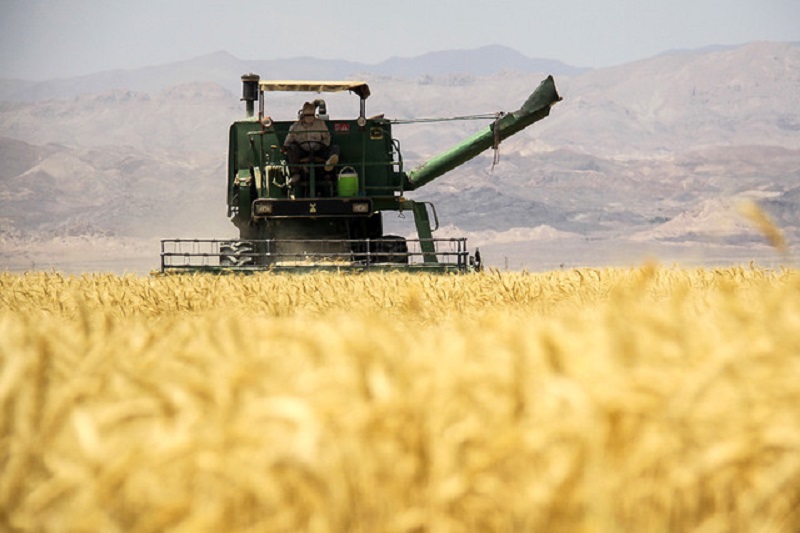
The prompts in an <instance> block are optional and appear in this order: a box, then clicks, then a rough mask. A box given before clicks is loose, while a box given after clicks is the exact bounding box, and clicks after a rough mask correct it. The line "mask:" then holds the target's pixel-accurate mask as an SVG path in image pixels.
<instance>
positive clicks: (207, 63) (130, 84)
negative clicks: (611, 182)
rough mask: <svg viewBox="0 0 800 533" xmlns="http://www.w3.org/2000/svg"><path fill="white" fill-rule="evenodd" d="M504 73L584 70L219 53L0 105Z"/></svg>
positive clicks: (495, 53)
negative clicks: (261, 84)
mask: <svg viewBox="0 0 800 533" xmlns="http://www.w3.org/2000/svg"><path fill="white" fill-rule="evenodd" d="M503 70H514V71H519V72H534V73H542V72H547V73H551V74H554V75H560V74H564V75H574V74H578V73H580V72H583V71H586V70H587V69H583V68H579V67H573V66H570V65H567V64H565V63H562V62H560V61H555V60H549V59H534V58H529V57H526V56H524V55H523V54H520V53H519V52H517V51H516V50H513V49H511V48H507V47H504V46H497V45H493V46H485V47H482V48H477V49H474V50H450V51H441V52H431V53H429V54H425V55H422V56H418V57H411V58H391V59H388V60H386V61H383V62H381V63H377V64H366V63H358V62H353V61H345V60H325V59H315V58H313V57H294V58H286V59H270V60H244V59H239V58H237V57H234V56H233V55H231V54H229V53H227V52H223V51H220V52H215V53H212V54H208V55H204V56H200V57H196V58H193V59H190V60H187V61H180V62H176V63H170V64H167V65H159V66H153V67H145V68H140V69H135V70H113V71H109V72H99V73H96V74H90V75H87V76H80V77H75V78H70V79H59V80H49V81H43V82H31V81H24V80H2V79H0V102H2V101H5V102H34V101H41V100H49V99H62V98H69V97H73V96H78V95H85V94H97V93H103V92H107V91H111V90H125V91H135V92H145V93H149V94H155V93H158V92H160V91H162V90H164V89H166V88H167V87H171V86H174V85H182V84H188V83H192V82H198V81H199V82H203V83H206V82H212V83H216V84H218V85H220V86H222V87H224V88H226V89H227V90H229V91H231V92H232V93H234V94H236V93H238V92H239V91H240V85H239V77H240V76H241V75H242V74H244V73H247V72H257V73H262V74H263V75H265V76H267V75H268V76H269V78H271V79H334V80H335V79H352V78H353V77H363V76H365V75H374V74H377V75H382V76H396V77H413V78H415V77H420V76H429V77H443V76H444V77H446V76H452V75H469V76H484V75H491V74H494V73H496V72H500V71H503Z"/></svg>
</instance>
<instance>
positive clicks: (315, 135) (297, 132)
mask: <svg viewBox="0 0 800 533" xmlns="http://www.w3.org/2000/svg"><path fill="white" fill-rule="evenodd" d="M315 109H316V108H315V106H314V104H312V103H310V102H306V103H304V104H303V109H302V110H301V111H300V118H299V119H298V120H297V122H295V123H294V124H292V126H291V127H290V128H289V134H288V135H286V140H285V141H284V142H283V151H284V152H285V153H286V159H288V160H289V172H290V174H291V177H290V178H289V181H290V183H292V184H295V183H297V182H298V181H300V169H301V167H300V162H301V160H302V159H303V158H306V157H308V158H311V161H312V162H313V158H315V157H320V158H322V159H324V160H325V171H326V172H330V171H331V170H333V167H334V166H335V165H336V164H337V163H339V147H338V146H337V145H335V144H331V134H330V132H329V131H328V127H327V126H326V125H325V121H324V120H322V119H320V118H318V117H317V116H316V114H315V113H314V111H315Z"/></svg>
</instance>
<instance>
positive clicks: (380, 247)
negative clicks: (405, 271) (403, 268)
mask: <svg viewBox="0 0 800 533" xmlns="http://www.w3.org/2000/svg"><path fill="white" fill-rule="evenodd" d="M374 253H375V255H374V256H373V262H375V263H397V264H404V265H405V264H408V243H407V242H406V240H405V238H404V237H400V236H399V235H384V236H383V237H382V238H381V240H380V241H378V242H376V243H375V251H374Z"/></svg>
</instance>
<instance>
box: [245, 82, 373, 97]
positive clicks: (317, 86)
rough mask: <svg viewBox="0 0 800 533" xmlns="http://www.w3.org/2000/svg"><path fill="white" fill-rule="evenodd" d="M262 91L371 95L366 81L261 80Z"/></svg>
mask: <svg viewBox="0 0 800 533" xmlns="http://www.w3.org/2000/svg"><path fill="white" fill-rule="evenodd" d="M259 87H260V88H261V90H262V91H292V92H303V91H305V92H315V93H335V92H339V91H351V92H354V93H356V94H357V95H358V96H360V97H361V99H362V100H366V99H367V97H368V96H369V94H370V93H369V85H367V82H365V81H302V80H261V81H260V82H259Z"/></svg>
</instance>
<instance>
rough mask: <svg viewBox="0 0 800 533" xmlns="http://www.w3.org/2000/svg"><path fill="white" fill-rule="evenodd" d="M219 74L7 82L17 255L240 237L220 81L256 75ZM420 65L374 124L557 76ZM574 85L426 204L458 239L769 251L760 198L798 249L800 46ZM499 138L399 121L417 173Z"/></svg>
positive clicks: (233, 112) (208, 67) (2, 230)
mask: <svg viewBox="0 0 800 533" xmlns="http://www.w3.org/2000/svg"><path fill="white" fill-rule="evenodd" d="M481 53H484V54H485V53H486V51H485V50H484V51H482V52H481ZM459 57H460V56H459ZM205 59H206V62H204V61H201V60H200V59H198V60H196V61H194V62H192V65H191V69H190V70H191V72H192V73H193V74H192V76H194V78H195V79H192V80H190V82H188V83H180V84H177V85H169V86H166V87H162V85H163V84H164V80H165V79H166V78H165V76H166V75H165V74H164V73H165V72H178V71H180V72H183V73H184V74H182V75H181V79H180V80H177V81H181V82H186V81H187V79H188V76H189V75H188V74H186V68H185V67H186V65H179V66H181V68H177V67H175V66H169V65H166V66H162V67H153V68H151V69H142V71H132V72H128V73H126V77H127V78H128V79H130V80H134V81H135V83H134V81H132V82H131V84H132V85H134V86H136V87H131V88H127V89H113V90H105V91H98V92H93V93H92V92H85V84H84V83H83V82H85V81H86V80H60V81H59V82H58V84H55V83H54V84H52V85H53V86H63V87H67V88H69V87H73V88H75V87H78V86H80V87H84V89H82V90H76V91H75V93H76V94H74V95H68V94H69V92H70V90H65V91H64V94H65V96H63V97H55V96H54V95H52V94H50V95H45V96H43V98H44V99H41V98H39V97H38V96H36V91H35V90H34V89H33V88H31V87H29V88H30V89H31V91H32V92H31V94H29V95H28V96H27V100H29V101H24V100H26V98H19V97H18V96H19V94H18V93H17V97H11V96H8V95H9V94H10V92H9V91H10V89H9V87H11V86H12V85H15V84H14V83H11V82H8V81H6V82H0V94H4V95H6V98H5V101H2V102H0V239H3V242H5V243H6V247H7V248H8V247H9V246H10V244H9V243H14V246H19V243H21V242H38V241H41V240H42V239H49V238H52V237H53V236H78V235H84V236H86V235H89V236H95V237H98V238H99V237H102V238H106V239H109V238H117V239H123V238H142V239H155V238H157V237H164V236H177V235H182V236H198V237H199V236H203V237H205V236H220V237H224V236H230V235H232V233H233V232H232V226H231V225H230V224H229V223H228V222H227V219H226V217H225V196H224V195H225V190H224V180H225V161H226V159H225V158H226V150H227V127H228V124H229V123H230V122H231V121H233V120H235V119H237V118H239V117H240V116H242V113H243V110H242V105H241V103H240V102H239V95H238V76H239V74H241V72H239V71H237V73H236V74H232V76H233V77H234V79H233V80H231V82H230V83H225V85H224V86H223V85H222V84H220V83H219V82H218V81H214V80H215V79H218V78H219V76H220V74H219V73H220V72H230V71H232V70H233V69H235V68H237V67H241V66H242V65H240V64H238V63H236V62H235V61H232V59H231V57H229V56H227V55H224V56H219V55H217V56H211V57H207V58H205ZM233 59H235V58H233ZM430 59H431V58H430V57H428V58H427V59H426V61H428V62H429V63H430ZM421 61H422V60H421ZM459 61H462V59H459ZM295 63H302V61H299V60H298V61H296V62H295ZM319 63H320V62H319V61H316V60H307V63H306V66H307V67H308V68H310V66H314V65H318V64H319ZM406 63H408V61H404V62H403V64H404V65H405V66H403V69H401V71H402V72H411V73H413V74H414V75H413V76H411V75H409V76H401V75H400V74H395V75H387V74H385V73H381V72H380V69H377V68H375V69H373V72H366V71H362V72H360V74H359V77H363V78H365V79H367V81H369V82H370V85H371V87H372V92H373V95H372V97H371V98H370V99H369V101H368V102H367V104H368V110H367V111H368V113H370V114H372V113H379V112H382V113H385V114H386V115H387V116H388V117H390V118H419V117H440V118H452V117H458V116H463V115H471V114H475V113H487V112H494V111H500V110H513V109H515V108H517V107H518V106H519V105H520V104H521V102H522V101H524V99H525V98H526V97H527V95H528V94H529V93H530V92H531V91H532V90H533V89H534V88H535V87H536V86H537V85H538V83H539V81H540V80H541V79H542V78H543V77H544V75H545V73H537V72H527V71H523V70H510V69H509V68H508V67H506V68H503V69H500V70H499V71H496V72H492V73H487V72H485V71H481V72H476V73H471V72H460V71H459V72H456V71H447V69H443V70H442V71H441V72H433V73H432V74H421V75H416V74H417V73H419V72H426V71H427V70H430V69H431V68H432V67H430V66H425V67H424V68H423V67H418V68H420V69H421V70H417V71H413V70H405V69H410V68H411V67H409V66H408V65H407V64H406ZM231 64H234V65H233V66H231ZM458 64H459V65H461V64H462V63H458ZM476 64H481V65H484V64H485V62H483V60H482V61H481V62H476ZM527 64H528V65H531V64H533V63H530V62H529V63H527ZM536 64H537V65H543V63H541V62H539V63H536ZM398 65H399V63H398ZM328 67H329V68H330V69H334V70H335V69H339V68H344V69H347V65H342V64H339V63H336V64H335V65H333V64H329V65H328ZM350 67H353V68H354V66H353V65H350ZM358 67H359V68H361V67H363V66H360V65H359V66H358ZM297 68H300V67H297ZM397 68H398V69H400V66H398V67H397ZM530 68H534V67H530ZM248 70H250V69H248ZM311 70H312V71H313V69H311ZM321 71H322V72H323V73H325V72H327V73H330V72H329V71H327V70H325V69H321ZM97 76H100V75H97ZM306 77H326V76H322V75H320V76H313V73H312V72H308V73H307V76H306ZM340 77H344V76H340ZM148 80H150V81H149V82H148ZM79 82H80V83H79ZM556 83H557V85H558V87H559V91H560V92H561V94H562V96H564V101H563V102H561V103H559V104H557V105H556V106H555V108H554V109H553V111H552V113H551V116H550V117H549V118H547V119H546V120H544V121H542V122H539V123H537V124H536V125H534V126H533V127H532V128H529V129H528V130H526V131H524V132H523V133H521V134H519V135H517V136H515V137H513V138H511V139H508V140H507V141H505V142H504V143H503V144H502V145H501V147H500V154H499V155H500V162H499V164H498V165H496V166H494V167H492V155H493V154H491V153H487V154H484V155H482V156H480V157H478V158H476V159H475V160H473V161H472V162H470V163H468V164H467V165H465V166H463V167H462V168H460V169H458V170H456V171H454V172H453V173H451V174H450V175H448V176H447V177H444V178H442V179H440V180H438V181H437V182H434V183H433V184H431V185H429V186H427V187H425V188H424V189H422V190H420V191H418V192H417V193H415V194H416V196H417V197H424V198H425V199H429V200H432V201H434V202H435V203H436V205H437V208H438V214H439V218H440V220H441V221H442V222H443V224H445V225H447V227H446V228H443V229H442V231H443V232H448V231H449V232H459V231H461V232H469V235H470V238H471V240H472V241H476V242H480V243H482V245H483V246H484V247H485V248H486V249H488V250H490V251H492V252H493V253H494V255H495V256H496V257H497V258H498V259H496V260H495V263H496V264H499V263H502V261H503V258H505V260H506V261H507V260H508V257H509V255H510V256H512V263H513V264H512V266H532V264H531V261H533V259H531V258H532V257H534V256H535V255H536V254H535V253H534V251H532V250H535V249H537V248H542V247H546V246H547V245H549V243H556V242H558V243H562V244H564V245H566V244H569V245H574V246H576V247H579V246H586V243H590V244H591V246H592V247H593V249H594V250H596V249H597V247H598V246H608V247H609V248H610V247H611V243H614V246H619V245H620V243H629V245H630V246H631V247H634V248H637V249H638V248H642V247H644V246H645V245H648V244H659V245H670V246H677V245H680V246H717V247H719V246H726V247H731V246H733V247H739V248H738V249H737V253H739V252H741V253H742V254H745V255H746V254H747V253H751V252H752V253H754V254H756V255H759V254H761V255H764V254H767V253H769V249H768V248H766V243H765V241H764V239H763V236H762V235H761V234H760V233H759V231H758V230H757V229H756V228H755V227H754V226H753V224H752V223H750V222H748V221H747V220H746V219H743V218H742V216H741V214H740V213H739V211H738V210H737V209H738V208H737V206H738V205H739V204H740V202H741V201H743V200H755V201H757V202H759V205H761V206H762V208H763V209H764V210H765V211H766V212H767V213H768V214H769V215H770V216H771V217H772V218H773V220H774V221H775V222H776V223H778V224H779V225H780V226H781V229H782V231H783V232H784V233H785V234H786V236H787V238H788V240H789V242H790V243H791V245H792V246H793V247H796V246H797V243H798V242H799V241H800V220H799V218H800V217H798V211H800V207H798V206H800V203H798V196H800V192H799V191H798V184H800V111H798V108H797V102H798V101H799V100H800V48H798V47H797V46H793V45H789V44H782V43H752V44H748V45H744V46H741V47H734V48H730V49H722V50H711V51H702V52H701V51H697V52H682V53H676V54H668V55H662V56H658V57H654V58H651V59H648V60H643V61H638V62H635V63H631V64H627V65H622V66H619V67H614V68H609V69H601V70H595V71H584V72H577V73H574V74H573V75H567V74H562V75H560V76H556ZM100 85H101V86H102V84H100ZM15 86H16V87H17V88H19V87H21V86H20V85H18V84H17V85H15ZM137 87H138V88H137ZM51 89H52V87H51ZM298 96H299V99H298ZM302 98H303V96H302V95H282V96H279V97H278V96H276V97H275V98H274V99H271V100H270V102H269V105H270V108H269V111H268V112H269V113H270V114H272V115H273V116H276V117H282V118H289V117H291V116H293V115H294V112H295V110H296V109H297V107H298V106H299V104H300V103H301V99H302ZM328 102H329V110H330V112H331V115H332V116H334V117H336V116H353V115H355V114H356V113H357V101H356V99H355V98H354V97H352V96H349V95H345V96H343V97H341V98H340V97H339V96H336V97H335V98H330V99H328ZM485 126H486V123H485V122H471V121H442V122H436V123H424V124H412V125H398V126H396V127H395V131H394V133H395V136H396V137H398V138H399V139H400V140H401V144H402V147H403V152H404V158H405V161H406V164H407V166H413V164H415V163H419V162H422V161H424V160H425V159H426V158H427V157H430V156H431V155H434V154H435V153H437V152H438V151H440V150H442V149H445V148H447V147H449V146H450V145H451V144H453V143H455V142H458V141H459V140H461V139H463V138H464V137H465V136H467V135H469V134H471V133H473V132H474V131H476V130H477V129H480V128H483V127H485ZM394 223H395V221H390V225H391V224H394ZM396 223H397V225H398V229H397V230H398V231H406V229H404V228H405V226H404V225H403V224H404V223H403V222H402V221H396ZM409 230H410V229H409ZM597 243H601V244H600V245H598V244H597ZM512 244H514V246H512ZM589 254H590V255H591V254H592V252H591V251H590V252H589ZM0 259H2V258H0Z"/></svg>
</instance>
